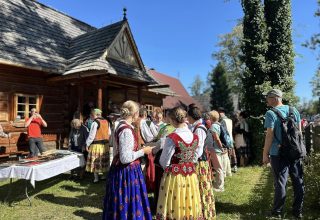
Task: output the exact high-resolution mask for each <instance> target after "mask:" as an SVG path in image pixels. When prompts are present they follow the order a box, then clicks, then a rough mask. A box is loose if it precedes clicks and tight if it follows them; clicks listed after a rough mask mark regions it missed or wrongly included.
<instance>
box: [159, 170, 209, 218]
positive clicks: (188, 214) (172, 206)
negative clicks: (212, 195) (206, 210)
mask: <svg viewBox="0 0 320 220" xmlns="http://www.w3.org/2000/svg"><path fill="white" fill-rule="evenodd" d="M156 218H157V219H168V220H169V219H203V218H202V207H201V199H200V191H199V182H198V177H197V174H195V173H193V174H192V175H187V176H183V175H182V174H178V175H173V174H172V173H170V172H166V173H164V174H163V176H162V179H161V184H160V189H159V199H158V204H157V215H156Z"/></svg>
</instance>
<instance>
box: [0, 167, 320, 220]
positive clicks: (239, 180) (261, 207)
mask: <svg viewBox="0 0 320 220" xmlns="http://www.w3.org/2000/svg"><path fill="white" fill-rule="evenodd" d="M68 178H69V175H68V174H62V175H59V176H57V177H55V178H51V179H49V180H45V181H41V182H37V183H36V189H34V190H33V189H32V188H31V186H29V189H30V193H29V194H30V195H31V197H32V204H33V205H32V207H30V206H29V203H28V200H27V199H26V197H25V195H24V187H25V184H26V183H25V181H23V180H18V181H14V183H13V184H12V187H13V188H12V189H13V192H12V196H11V201H14V202H15V203H14V206H13V207H10V206H9V204H8V203H0V210H1V211H0V219H1V220H7V219H8V220H9V219H101V215H102V201H103V197H104V191H105V182H104V181H103V182H100V183H98V184H92V183H91V178H90V177H88V178H86V179H85V180H83V181H81V182H80V181H76V182H75V181H71V180H68ZM8 183H9V181H3V182H0V198H1V199H3V198H4V197H5V196H6V195H7V192H8V190H9V184H8ZM288 190H289V193H288V199H287V210H288V214H286V219H291V218H292V217H291V215H290V214H289V213H290V207H291V204H292V188H291V186H290V184H289V187H288ZM308 193H312V192H308V191H307V192H306V200H305V201H306V202H305V208H304V216H305V219H320V210H319V209H317V210H313V209H311V208H310V207H311V204H308ZM272 197H273V187H272V175H271V173H270V168H262V167H246V168H241V169H239V172H238V173H236V174H235V175H233V176H232V177H228V178H227V179H226V184H225V192H223V193H216V194H215V199H216V209H217V214H218V219H258V220H259V219H266V218H265V217H264V215H265V212H267V211H269V210H270V208H271V204H272Z"/></svg>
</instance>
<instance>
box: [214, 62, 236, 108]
mask: <svg viewBox="0 0 320 220" xmlns="http://www.w3.org/2000/svg"><path fill="white" fill-rule="evenodd" d="M211 89H212V90H211V97H210V98H211V108H212V109H218V108H219V107H223V108H225V110H226V111H227V112H232V111H233V104H232V102H231V98H230V88H229V85H228V82H227V74H226V69H225V67H224V64H223V63H221V62H219V63H218V64H217V66H216V67H215V68H214V69H213V71H212V73H211Z"/></svg>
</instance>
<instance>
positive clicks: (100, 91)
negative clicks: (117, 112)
mask: <svg viewBox="0 0 320 220" xmlns="http://www.w3.org/2000/svg"><path fill="white" fill-rule="evenodd" d="M97 107H98V108H99V109H101V110H102V83H101V79H100V78H99V79H98V97H97Z"/></svg>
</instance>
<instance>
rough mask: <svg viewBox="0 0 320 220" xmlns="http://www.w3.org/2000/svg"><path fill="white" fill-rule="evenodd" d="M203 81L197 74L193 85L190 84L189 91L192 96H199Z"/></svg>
mask: <svg viewBox="0 0 320 220" xmlns="http://www.w3.org/2000/svg"><path fill="white" fill-rule="evenodd" d="M203 85H204V83H203V81H202V80H201V78H200V75H199V74H197V75H196V76H195V79H194V81H193V83H192V84H191V87H190V90H191V95H192V96H200V95H201V93H202V90H203Z"/></svg>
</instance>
